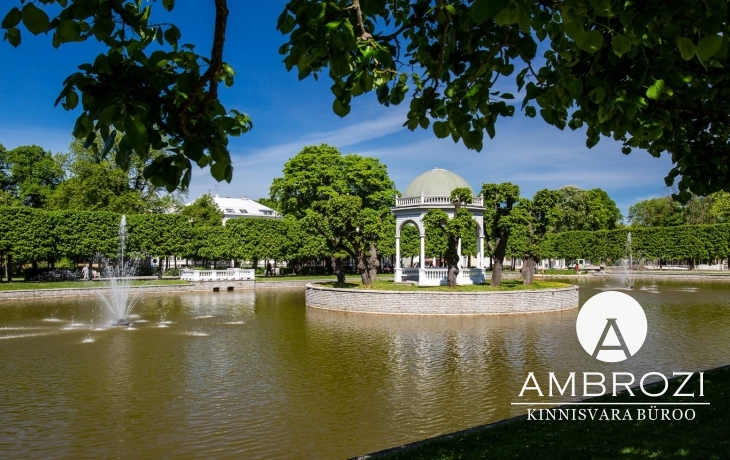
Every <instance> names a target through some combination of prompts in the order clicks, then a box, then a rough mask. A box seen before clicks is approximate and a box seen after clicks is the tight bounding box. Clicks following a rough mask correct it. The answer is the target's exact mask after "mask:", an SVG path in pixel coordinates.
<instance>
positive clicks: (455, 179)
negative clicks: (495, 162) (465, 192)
mask: <svg viewBox="0 0 730 460" xmlns="http://www.w3.org/2000/svg"><path fill="white" fill-rule="evenodd" d="M455 188H468V189H469V190H472V193H474V190H473V189H472V188H471V186H470V185H469V182H467V181H466V179H464V178H463V177H461V176H460V175H458V174H456V173H453V172H451V171H447V170H445V169H439V168H435V169H432V170H430V171H426V172H425V173H423V174H421V175H420V176H418V177H416V178H415V179H413V180H412V181H411V183H410V184H408V187H406V189H405V190H404V191H403V196H402V197H403V198H411V197H417V196H421V192H423V194H424V195H427V196H428V195H430V196H449V195H451V191H452V190H454V189H455Z"/></svg>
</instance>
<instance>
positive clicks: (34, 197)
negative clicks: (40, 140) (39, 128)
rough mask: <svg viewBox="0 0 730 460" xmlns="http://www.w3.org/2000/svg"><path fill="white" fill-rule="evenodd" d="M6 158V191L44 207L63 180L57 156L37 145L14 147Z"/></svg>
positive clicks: (34, 204)
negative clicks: (8, 173) (7, 173)
mask: <svg viewBox="0 0 730 460" xmlns="http://www.w3.org/2000/svg"><path fill="white" fill-rule="evenodd" d="M6 158H7V160H6V161H7V163H6V164H7V166H8V171H9V172H10V175H9V177H7V178H6V179H5V180H6V181H7V182H6V184H7V185H6V186H7V189H8V191H9V192H10V194H11V195H12V196H14V197H15V198H17V200H19V201H20V202H21V203H22V204H24V205H26V206H29V207H31V208H42V207H45V205H46V203H47V202H48V200H49V198H50V196H51V194H52V193H53V190H54V189H55V188H56V187H57V186H58V185H59V184H60V183H61V181H62V180H63V169H62V166H61V161H60V159H59V158H58V157H56V156H54V155H53V154H51V152H48V151H45V150H43V148H41V147H38V146H37V145H29V146H21V147H17V148H14V149H13V150H11V151H9V152H7V157H6Z"/></svg>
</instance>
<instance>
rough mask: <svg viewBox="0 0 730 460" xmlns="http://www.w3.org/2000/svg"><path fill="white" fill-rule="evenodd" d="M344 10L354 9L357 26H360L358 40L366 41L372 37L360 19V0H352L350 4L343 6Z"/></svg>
mask: <svg viewBox="0 0 730 460" xmlns="http://www.w3.org/2000/svg"><path fill="white" fill-rule="evenodd" d="M345 9H346V10H355V14H356V15H357V26H358V27H359V28H360V40H363V41H366V40H370V39H371V38H373V36H372V35H371V34H370V33H369V32H368V31H367V30H365V23H364V22H363V20H362V8H360V0H352V5H350V6H348V7H347V8H345Z"/></svg>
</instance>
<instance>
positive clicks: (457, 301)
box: [305, 284, 578, 315]
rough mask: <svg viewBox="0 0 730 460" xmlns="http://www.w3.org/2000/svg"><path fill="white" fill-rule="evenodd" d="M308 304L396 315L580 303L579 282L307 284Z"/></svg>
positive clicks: (529, 309) (502, 311) (530, 309)
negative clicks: (458, 287)
mask: <svg viewBox="0 0 730 460" xmlns="http://www.w3.org/2000/svg"><path fill="white" fill-rule="evenodd" d="M305 297H306V303H307V306H308V307H312V308H321V309H324V310H336V311H348V312H356V313H380V314H395V315H508V314H514V313H541V312H550V311H559V310H567V309H569V308H576V307H578V286H571V287H566V288H559V289H540V290H535V291H489V292H438V291H437V292H419V291H376V290H364V289H336V288H326V287H322V286H312V285H311V284H310V285H307V289H306V294H305Z"/></svg>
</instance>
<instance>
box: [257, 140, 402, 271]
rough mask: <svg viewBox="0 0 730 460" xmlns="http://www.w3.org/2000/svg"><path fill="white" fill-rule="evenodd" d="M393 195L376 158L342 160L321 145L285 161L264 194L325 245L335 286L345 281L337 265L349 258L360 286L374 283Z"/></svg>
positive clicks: (337, 151)
mask: <svg viewBox="0 0 730 460" xmlns="http://www.w3.org/2000/svg"><path fill="white" fill-rule="evenodd" d="M395 194H396V190H395V184H394V183H393V181H391V180H390V178H389V177H388V171H387V168H386V166H385V165H384V164H382V163H380V161H378V160H377V159H376V158H370V157H361V156H359V155H354V154H350V155H344V156H343V155H342V154H341V153H340V152H339V150H337V149H336V148H334V147H331V146H328V145H326V144H322V145H319V146H308V147H304V148H303V149H302V151H301V152H299V153H298V154H297V155H296V156H294V157H292V158H291V159H290V160H289V161H287V163H286V164H285V165H284V175H283V177H280V178H276V179H274V181H273V183H272V185H271V192H270V196H271V198H272V199H274V200H276V202H278V203H279V210H280V211H281V212H282V213H283V214H284V215H285V216H289V217H292V218H295V219H297V220H299V221H302V223H303V230H304V231H309V232H311V233H314V234H316V235H319V236H320V237H322V238H324V239H325V240H326V245H327V248H328V251H330V252H329V255H330V256H331V258H332V265H333V267H335V271H336V272H337V277H338V282H340V283H342V282H344V280H345V276H344V271H343V265H342V264H343V258H344V257H348V256H349V257H352V258H354V259H355V260H356V263H357V267H358V271H359V273H360V275H361V277H362V281H363V283H364V284H369V283H370V282H372V281H373V280H374V279H375V271H374V270H375V269H376V268H377V265H376V262H377V246H378V242H379V239H380V238H381V237H384V232H383V228H384V227H383V226H385V225H387V222H388V221H389V219H390V217H389V215H390V214H389V213H390V205H391V204H392V203H393V200H394V198H395ZM378 225H380V226H381V228H380V229H378V228H376V227H377V226H378ZM388 237H390V238H392V234H391V235H389V236H388Z"/></svg>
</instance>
